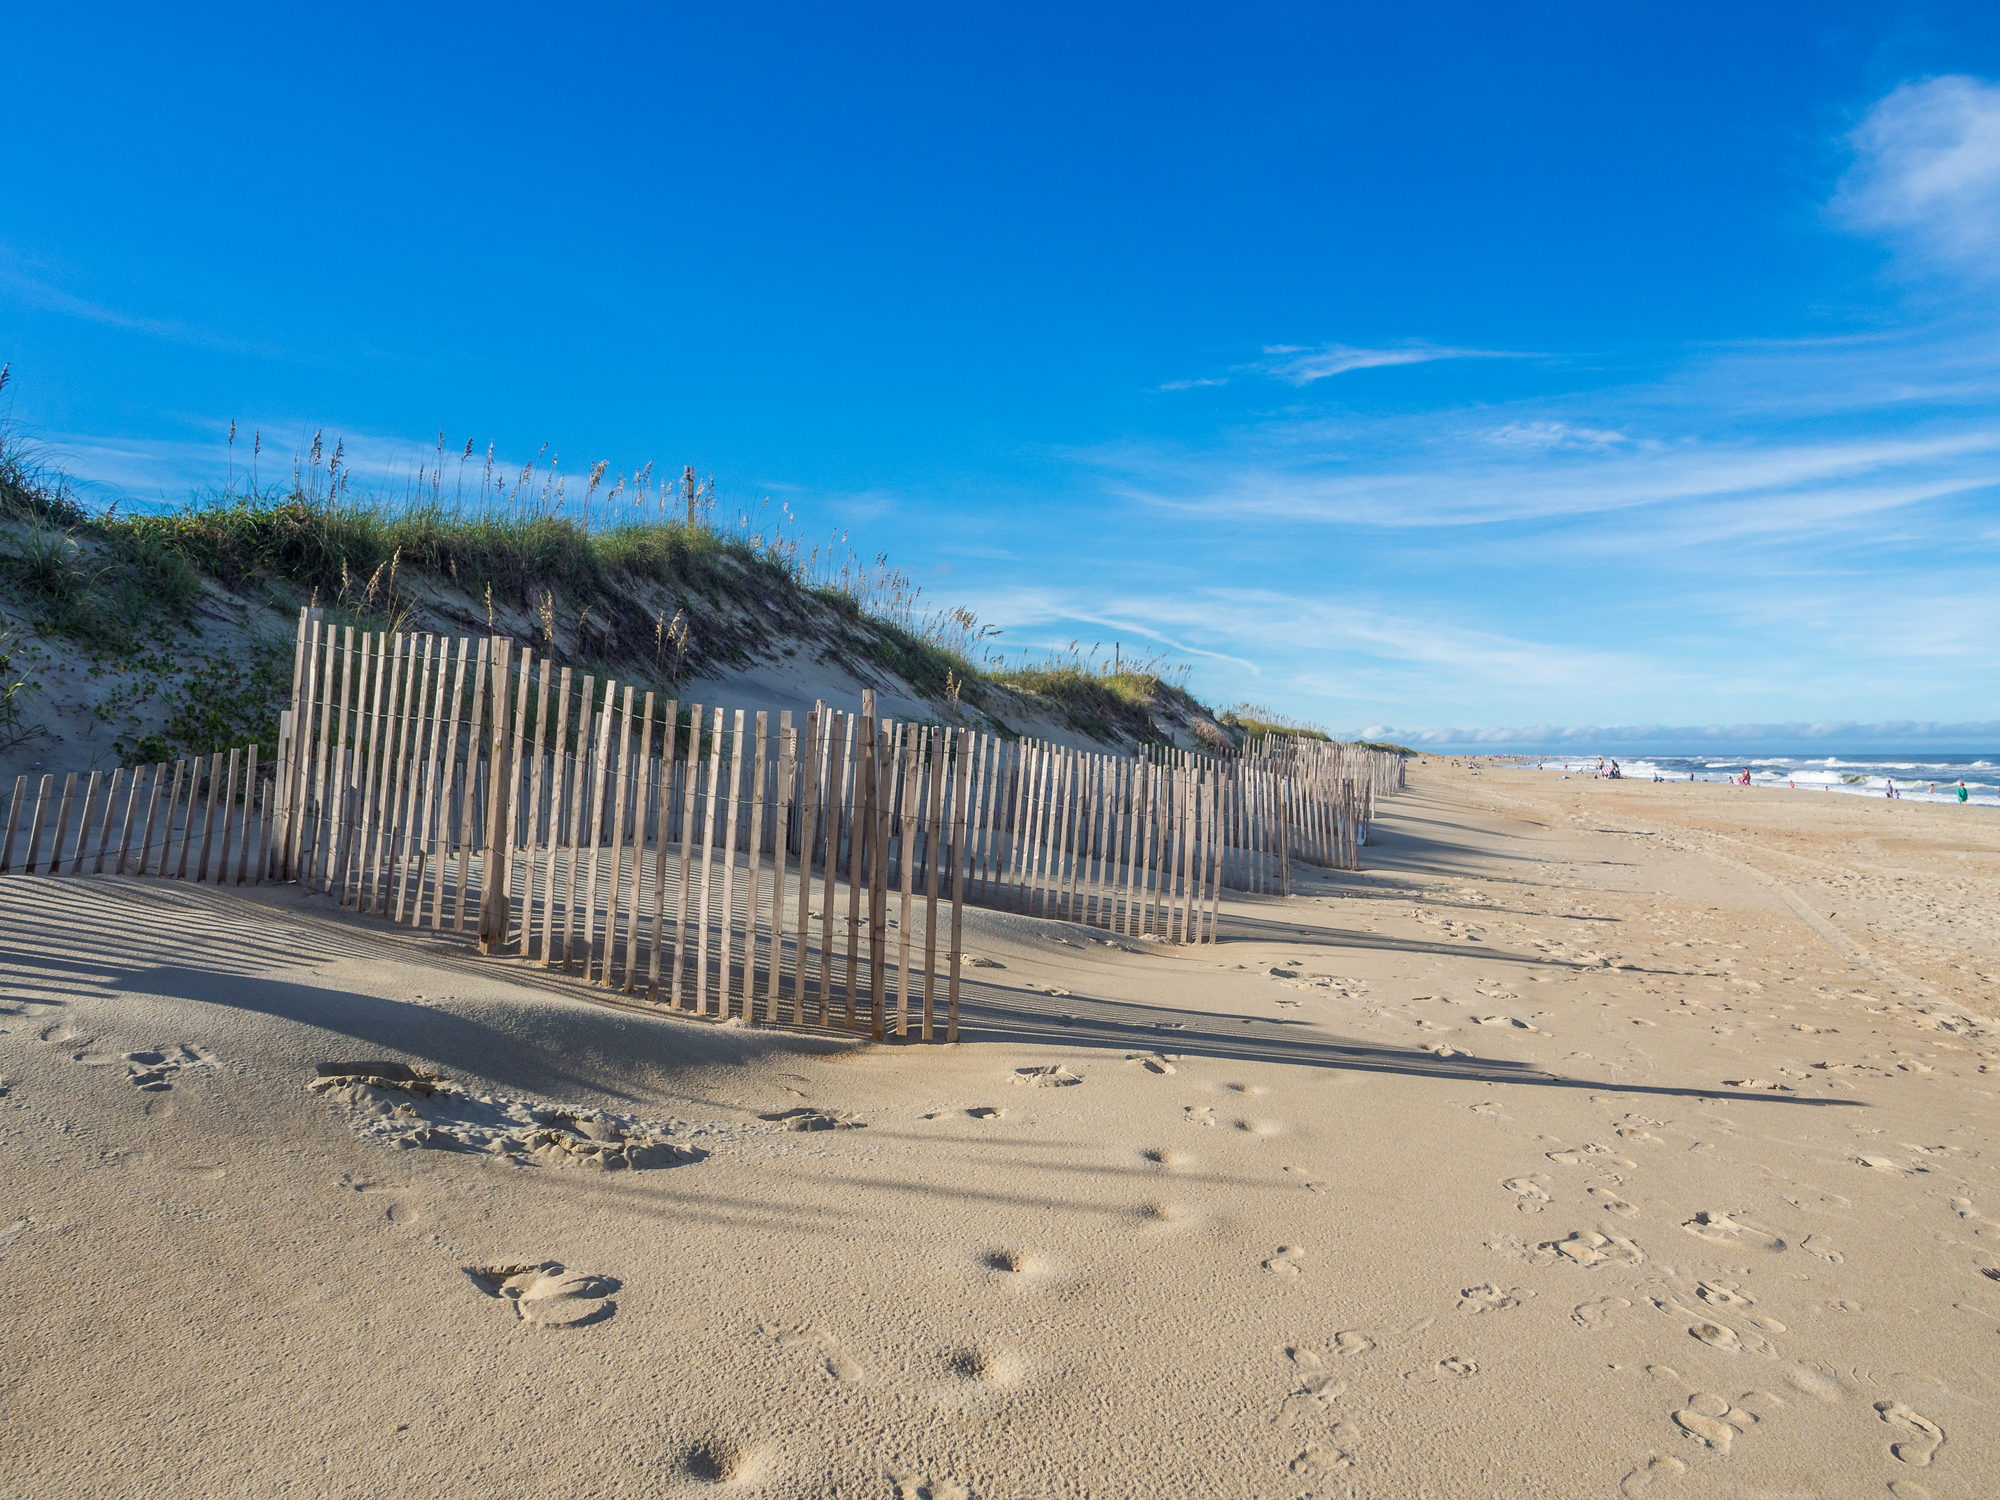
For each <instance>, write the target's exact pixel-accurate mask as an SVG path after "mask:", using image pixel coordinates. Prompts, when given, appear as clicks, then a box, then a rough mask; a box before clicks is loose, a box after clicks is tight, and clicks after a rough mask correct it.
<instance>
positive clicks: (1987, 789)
mask: <svg viewBox="0 0 2000 1500" xmlns="http://www.w3.org/2000/svg"><path fill="white" fill-rule="evenodd" d="M1612 758H1613V757H1611V756H1606V757H1605V762H1606V764H1609V763H1610V761H1611V760H1612ZM1617 760H1618V769H1619V770H1621V771H1623V772H1624V773H1625V774H1626V775H1627V776H1628V777H1630V778H1632V779H1633V780H1636V781H1651V780H1652V779H1653V778H1654V777H1655V776H1656V775H1657V776H1664V777H1665V778H1666V779H1667V780H1669V781H1686V780H1688V779H1689V778H1690V777H1692V778H1693V779H1694V780H1696V781H1733V780H1735V779H1736V778H1737V777H1739V776H1741V775H1742V774H1743V768H1744V767H1745V766H1748V767H1749V768H1750V784H1751V785H1752V786H1781V787H1794V788H1796V789H1797V790H1799V791H1801V792H1807V791H1810V792H1844V793H1847V794H1849V795H1852V796H1858V797H1885V796H1887V795H1888V791H1889V786H1890V784H1891V783H1892V782H1893V783H1894V785H1895V787H1896V790H1897V793H1898V794H1899V795H1900V796H1902V797H1903V798H1905V799H1906V800H1913V801H1917V802H1956V801H1957V800H1958V783H1959V782H1961V781H1962V782H1964V783H1965V788H1966V791H1967V792H1968V793H1970V794H1971V795H1970V798H1969V800H1970V801H1971V802H1976V803H1978V804H1979V805H1980V806H1982V807H2000V754H1995V755H1928V754H1911V755H1812V756H1807V755H1753V756H1738V757H1735V758H1734V759H1731V758H1729V757H1726V756H1720V755H1634V756H1632V757H1630V758H1629V759H1627V758H1626V757H1624V756H1619V757H1617ZM1519 764H1521V765H1524V766H1529V767H1537V766H1538V767H1540V768H1541V769H1543V770H1545V771H1553V772H1556V773H1557V774H1561V773H1562V772H1563V771H1565V770H1567V771H1569V773H1570V774H1571V775H1578V774H1581V775H1585V776H1589V775H1594V774H1595V773H1596V770H1597V757H1596V756H1595V755H1584V756H1576V755H1570V756H1551V757H1549V758H1547V759H1542V760H1535V759H1530V758H1523V759H1522V760H1521V761H1520V762H1519ZM1933 783H1935V784H1936V786H1937V791H1936V792H1935V793H1933V792H1932V791H1931V789H1930V788H1931V786H1932V784H1933Z"/></svg>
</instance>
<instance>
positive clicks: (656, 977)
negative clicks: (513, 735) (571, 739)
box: [556, 698, 681, 1005]
mask: <svg viewBox="0 0 2000 1500" xmlns="http://www.w3.org/2000/svg"><path fill="white" fill-rule="evenodd" d="M680 710H681V705H680V700H679V699H677V698H669V699H668V700H667V707H666V714H665V720H664V726H665V734H666V738H665V740H663V741H662V742H661V745H660V791H659V799H660V808H659V815H658V817H659V828H658V832H657V834H656V835H655V837H654V844H653V943H652V951H651V952H650V954H648V956H647V959H646V998H647V999H648V1000H649V1001H651V1002H652V1003H653V1004H655V1005H658V1004H659V1003H660V940H661V938H662V937H663V936H664V934H665V930H666V920H667V844H668V842H669V838H668V835H669V833H670V832H671V826H670V825H671V822H672V819H673V795H674V769H675V766H676V765H677V764H678V752H679V745H680ZM556 738H557V739H558V740H560V739H561V738H562V736H561V735H557V737H556Z"/></svg>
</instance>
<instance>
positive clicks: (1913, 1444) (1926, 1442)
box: [1875, 1401, 1944, 1469]
mask: <svg viewBox="0 0 2000 1500" xmlns="http://www.w3.org/2000/svg"><path fill="white" fill-rule="evenodd" d="M1875 1415H1876V1416H1878V1417H1880V1418H1881V1419H1882V1420H1883V1421H1885V1422H1887V1423H1888V1424H1889V1425H1890V1426H1891V1427H1894V1428H1896V1429H1897V1430H1898V1431H1899V1432H1900V1433H1901V1434H1902V1435H1901V1436H1900V1437H1898V1438H1897V1439H1896V1440H1895V1441H1894V1442H1893V1443H1891V1444H1890V1445H1889V1454H1890V1456H1891V1457H1892V1458H1894V1459H1896V1461H1897V1462H1899V1463H1906V1464H1909V1465H1910V1466H1911V1467H1912V1468H1917V1469H1921V1468H1924V1467H1925V1466H1927V1465H1928V1464H1929V1463H1930V1461H1931V1460H1932V1459H1933V1458H1935V1457H1936V1456H1937V1451H1938V1449H1940V1448H1942V1447H1943V1446H1944V1429H1943V1428H1942V1427H1940V1426H1938V1425H1937V1423H1935V1422H1933V1421H1931V1420H1930V1418H1928V1417H1924V1416H1920V1415H1918V1414H1917V1413H1916V1412H1914V1411H1912V1410H1910V1408H1909V1407H1907V1406H1905V1405H1903V1403H1902V1402H1900V1401H1877V1402H1876V1403H1875Z"/></svg>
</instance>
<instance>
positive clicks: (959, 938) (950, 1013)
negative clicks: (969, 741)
mask: <svg viewBox="0 0 2000 1500" xmlns="http://www.w3.org/2000/svg"><path fill="white" fill-rule="evenodd" d="M957 734H958V764H959V767H960V768H961V770H962V769H963V768H964V766H965V762H966V749H965V743H966V731H964V730H963V729H961V730H959V731H957ZM961 780H962V778H961ZM963 793H964V789H963V787H962V786H961V787H960V793H959V795H958V796H957V797H955V798H954V799H953V801H954V807H953V811H952V824H951V827H952V837H951V989H950V991H949V993H948V995H947V997H946V1016H945V1032H944V1039H945V1040H946V1041H947V1042H955V1041H957V1040H958V969H959V961H960V959H961V958H962V957H963V954H964V949H965V811H966V809H965V797H964V794H963Z"/></svg>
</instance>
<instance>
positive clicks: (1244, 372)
mask: <svg viewBox="0 0 2000 1500" xmlns="http://www.w3.org/2000/svg"><path fill="white" fill-rule="evenodd" d="M1535 357H1536V356H1535V355H1532V354H1524V353H1520V352H1518V351H1514V350H1508V349H1453V348H1445V347H1443V346H1441V345H1437V344H1418V343H1412V344H1396V345H1390V346H1387V347H1383V348H1377V349H1364V348H1357V347H1355V346H1354V345H1352V344H1319V345H1312V346H1308V345H1305V344H1266V345H1265V346H1264V358H1262V359H1259V360H1253V361H1251V362H1249V363H1247V364H1241V365H1235V366H1232V367H1231V369H1230V371H1229V373H1228V374H1225V375H1209V376H1204V377H1202V378H1200V379H1194V380H1169V381H1167V382H1166V383H1165V384H1163V385H1160V386H1157V387H1155V389H1158V390H1162V391H1192V390H1200V389H1202V388H1203V387H1206V386H1218V385H1228V384H1229V383H1230V381H1231V380H1233V379H1238V378H1242V377H1259V378H1264V379H1274V380H1282V381H1284V382H1285V383H1286V384H1287V385H1295V386H1309V385H1312V384H1314V383H1315V382H1316V381H1321V380H1326V379H1329V378H1331V377H1332V376H1335V375H1346V374H1350V373H1352V372H1353V371H1355V370H1381V369H1388V368H1391V367H1393V366H1396V365H1424V364H1433V363H1435V362H1437V361H1439V360H1447V359H1533V358H1535Z"/></svg>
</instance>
